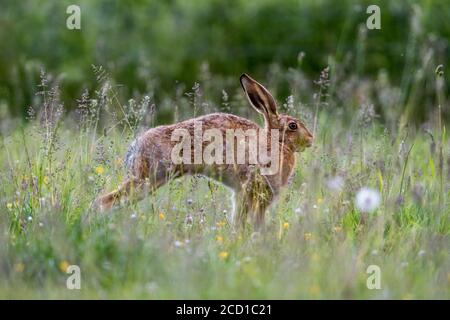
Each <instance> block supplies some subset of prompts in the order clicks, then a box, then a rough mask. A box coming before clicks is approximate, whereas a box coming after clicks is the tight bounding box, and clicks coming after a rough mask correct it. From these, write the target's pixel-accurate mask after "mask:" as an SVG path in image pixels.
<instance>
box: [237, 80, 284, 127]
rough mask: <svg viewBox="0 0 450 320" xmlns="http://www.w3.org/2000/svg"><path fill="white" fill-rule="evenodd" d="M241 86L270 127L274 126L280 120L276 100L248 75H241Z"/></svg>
mask: <svg viewBox="0 0 450 320" xmlns="http://www.w3.org/2000/svg"><path fill="white" fill-rule="evenodd" d="M240 80H241V85H242V88H243V89H244V92H245V95H246V96H247V99H248V101H249V102H250V104H251V105H252V107H253V108H255V110H256V111H258V112H259V113H262V114H263V115H264V119H265V120H266V121H267V122H268V124H269V126H271V125H272V126H274V125H275V122H277V119H278V113H277V105H276V103H275V99H274V98H273V97H272V95H271V94H270V92H269V91H268V90H267V89H266V88H264V86H263V85H261V84H260V83H258V82H257V81H256V80H253V79H252V78H250V77H249V76H248V75H247V74H245V73H244V74H243V75H241V78H240Z"/></svg>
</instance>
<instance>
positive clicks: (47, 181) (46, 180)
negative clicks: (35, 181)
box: [43, 176, 50, 184]
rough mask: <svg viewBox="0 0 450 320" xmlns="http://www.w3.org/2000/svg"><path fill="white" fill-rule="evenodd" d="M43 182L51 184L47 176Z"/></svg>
mask: <svg viewBox="0 0 450 320" xmlns="http://www.w3.org/2000/svg"><path fill="white" fill-rule="evenodd" d="M43 181H44V184H48V183H49V182H50V178H49V177H47V176H45V177H44V179H43Z"/></svg>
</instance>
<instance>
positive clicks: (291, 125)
mask: <svg viewBox="0 0 450 320" xmlns="http://www.w3.org/2000/svg"><path fill="white" fill-rule="evenodd" d="M288 127H289V129H290V130H297V128H298V126H297V124H296V123H295V122H290V123H289V124H288Z"/></svg>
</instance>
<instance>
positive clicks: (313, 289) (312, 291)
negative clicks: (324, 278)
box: [309, 285, 320, 295]
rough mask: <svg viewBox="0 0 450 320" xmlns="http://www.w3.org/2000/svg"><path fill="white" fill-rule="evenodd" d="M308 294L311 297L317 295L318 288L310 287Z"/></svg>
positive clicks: (315, 286)
mask: <svg viewBox="0 0 450 320" xmlns="http://www.w3.org/2000/svg"><path fill="white" fill-rule="evenodd" d="M309 293H310V294H312V295H318V294H319V293H320V287H319V286H318V285H312V286H311V287H309Z"/></svg>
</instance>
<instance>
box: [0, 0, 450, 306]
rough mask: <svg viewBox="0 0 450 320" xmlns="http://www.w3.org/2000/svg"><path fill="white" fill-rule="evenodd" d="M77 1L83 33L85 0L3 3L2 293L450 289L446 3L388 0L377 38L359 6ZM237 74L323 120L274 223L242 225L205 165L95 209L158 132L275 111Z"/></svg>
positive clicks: (284, 294) (255, 294)
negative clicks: (74, 274) (256, 228)
mask: <svg viewBox="0 0 450 320" xmlns="http://www.w3.org/2000/svg"><path fill="white" fill-rule="evenodd" d="M79 3H80V6H81V7H82V30H81V31H69V30H67V29H66V28H65V19H66V17H67V15H66V14H65V8H66V6H67V4H71V2H70V1H46V2H43V1H42V2H39V1H20V2H14V1H3V2H2V11H1V12H0V26H1V27H0V41H1V43H2V50H1V51H0V137H1V140H0V298H70V299H72V298H150V299H166V298H178V299H184V298H200V299H201V298H209V299H213V298H281V299H283V298H291V299H298V298H339V299H347V298H348V299H365V298H368V299H379V298H396V299H397V298H398V299H414V298H417V299H428V298H436V299H448V298H450V251H449V243H450V206H449V196H450V183H449V181H450V158H449V155H450V143H449V141H448V138H447V133H446V128H448V115H449V110H450V108H449V105H448V99H447V88H448V84H449V82H448V79H449V76H448V75H449V72H448V65H447V64H448V61H449V59H448V58H449V57H448V52H449V51H448V39H449V38H450V27H449V24H448V21H449V18H450V16H449V14H450V13H449V11H448V10H447V7H448V5H447V4H446V2H445V1H436V2H435V1H433V2H432V1H414V2H406V1H400V2H395V3H394V2H388V1H380V2H379V5H380V7H381V10H382V30H376V31H369V30H365V29H364V28H363V27H361V25H362V26H364V23H365V19H366V17H367V14H365V8H366V3H364V2H361V3H359V4H357V5H356V4H355V2H353V1H342V2H341V1H339V2H335V1H302V2H301V5H299V4H298V2H297V1H286V2H283V4H278V2H277V1H269V0H264V1H258V2H255V3H254V2H246V1H240V0H235V1H227V2H223V3H222V2H219V1H195V2H188V1H169V2H167V3H166V2H159V1H158V2H157V1H151V2H147V1H133V2H130V3H126V2H122V1H116V2H109V1H108V2H107V1H95V2H92V1H80V2H79ZM111 3H113V4H111ZM13 26H14V28H13ZM301 52H303V54H301ZM441 64H442V65H443V66H441V67H439V68H438V66H439V65H441ZM42 70H45V71H42ZM242 72H248V73H249V74H251V75H252V76H254V77H255V78H256V79H257V80H258V81H260V82H261V83H263V84H265V85H266V86H267V87H268V88H269V89H270V90H271V92H274V93H275V96H276V97H277V100H278V102H279V105H280V108H281V109H282V110H283V112H286V113H289V114H292V115H294V116H298V117H299V118H302V119H304V120H305V123H306V124H307V126H308V127H309V128H310V129H312V128H313V127H315V130H314V131H315V142H314V145H313V147H311V148H309V149H307V150H306V151H305V152H304V153H302V154H301V155H300V157H299V162H298V165H297V169H296V174H295V177H294V179H293V181H292V184H291V185H290V186H289V187H287V188H286V189H285V190H284V192H283V193H282V194H281V196H280V198H279V200H278V201H277V202H276V203H275V204H274V206H273V207H272V208H271V209H270V212H269V215H268V217H267V218H268V219H267V230H266V232H264V233H253V230H252V228H251V226H249V227H248V228H247V229H246V230H245V232H243V233H239V232H235V230H234V229H233V227H232V226H231V225H230V224H229V223H228V221H227V219H226V213H227V212H230V210H231V201H230V194H229V193H228V190H226V189H225V188H224V187H223V186H222V185H220V184H218V183H214V182H212V181H209V180H207V179H204V178H202V177H190V178H183V179H178V180H174V181H171V182H170V183H169V184H168V185H166V186H164V187H163V188H161V189H159V190H158V191H157V192H156V193H155V194H154V195H152V196H151V197H148V198H146V199H145V200H143V201H141V202H140V203H132V204H128V205H125V206H122V207H120V208H117V209H115V210H113V211H112V212H109V213H99V212H97V211H95V210H93V209H91V203H92V201H93V200H94V199H95V197H96V196H97V195H98V194H99V193H100V192H102V191H103V190H105V189H106V190H112V189H113V188H114V187H116V186H117V185H118V184H119V183H120V181H121V179H122V178H123V175H124V173H125V172H124V168H123V165H122V161H123V157H124V155H125V152H126V150H127V148H128V145H129V143H130V142H131V141H132V139H134V137H135V136H136V135H138V134H139V133H141V132H142V131H143V130H145V129H146V128H149V127H153V126H155V125H157V124H159V123H168V122H174V121H178V120H181V119H186V118H189V117H192V116H194V115H200V114H205V113H209V112H213V111H224V112H230V113H234V114H238V115H242V116H245V117H248V118H250V119H253V120H255V121H261V119H259V118H258V115H257V114H256V113H255V112H254V111H252V109H250V108H249V107H248V104H247V101H246V100H245V98H244V95H243V93H242V90H241V88H240V86H239V81H238V77H239V75H240V73H242ZM314 124H316V125H314ZM363 187H370V188H372V189H375V190H377V191H378V192H379V193H380V195H381V205H380V207H379V208H378V209H377V210H376V211H374V212H372V213H363V212H360V210H358V208H357V207H356V206H355V197H356V194H357V192H358V190H360V189H361V188H363ZM69 265H78V266H79V267H80V269H81V287H82V289H81V290H68V289H67V288H66V279H67V277H68V274H66V272H65V271H66V269H67V267H68V266H69ZM369 265H378V266H379V267H380V269H381V276H382V280H381V289H380V290H369V289H368V288H367V286H366V280H367V277H368V274H367V273H366V270H367V267H368V266H369Z"/></svg>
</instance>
